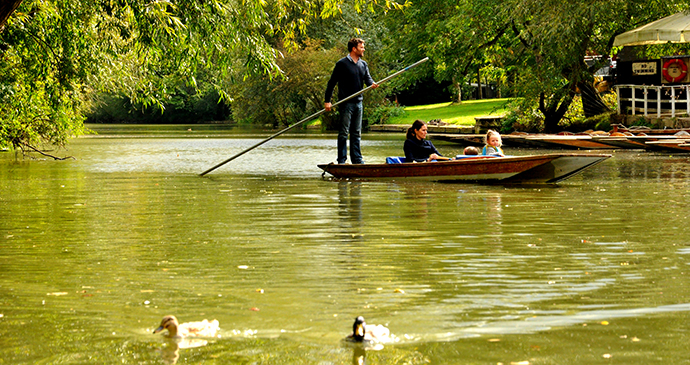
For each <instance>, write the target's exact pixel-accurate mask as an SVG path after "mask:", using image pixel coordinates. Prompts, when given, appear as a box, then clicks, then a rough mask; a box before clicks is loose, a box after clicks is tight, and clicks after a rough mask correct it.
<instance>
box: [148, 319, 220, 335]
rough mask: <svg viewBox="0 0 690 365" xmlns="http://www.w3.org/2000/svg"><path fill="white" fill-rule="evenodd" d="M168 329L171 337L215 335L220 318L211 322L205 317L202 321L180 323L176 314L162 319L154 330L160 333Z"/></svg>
mask: <svg viewBox="0 0 690 365" xmlns="http://www.w3.org/2000/svg"><path fill="white" fill-rule="evenodd" d="M165 329H167V330H168V334H167V335H166V337H169V338H181V337H215V335H216V332H218V329H219V327H218V320H215V319H214V320H213V321H211V322H209V321H208V320H206V319H204V320H203V321H201V322H189V323H182V324H180V323H179V322H178V321H177V318H175V316H165V317H163V320H162V321H161V325H160V326H159V327H158V328H156V329H155V330H153V333H158V332H161V331H163V330H165Z"/></svg>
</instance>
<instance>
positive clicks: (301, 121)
mask: <svg viewBox="0 0 690 365" xmlns="http://www.w3.org/2000/svg"><path fill="white" fill-rule="evenodd" d="M428 60H429V57H425V58H424V59H422V60H419V61H417V62H415V63H413V64H411V65H409V66H407V67H405V68H404V69H402V70H400V71H398V72H396V73H394V74H392V75H390V76H388V77H386V78H384V79H383V80H381V81H379V82H377V83H376V84H378V85H381V84H382V83H384V82H386V81H388V80H390V79H392V78H393V77H395V76H398V75H400V74H401V73H403V72H405V71H407V70H409V69H411V68H413V67H415V66H417V65H419V64H421V63H424V62H426V61H428ZM369 89H371V86H368V87H366V88H364V89H362V90H360V91H358V92H356V93H354V94H352V95H350V96H348V97H346V98H345V99H343V100H339V101H338V102H337V103H335V104H333V106H336V105H338V104H340V103H344V102H346V101H348V100H350V99H352V98H354V97H357V96H358V95H360V94H362V93H364V92H365V91H367V90H369ZM325 111H326V109H321V110H319V111H318V112H316V113H314V114H312V115H310V116H308V117H306V118H304V119H302V120H300V121H299V122H297V123H295V124H293V125H291V126H289V127H286V128H285V129H283V130H281V131H280V132H278V133H275V134H273V135H271V136H270V137H268V138H266V139H264V140H263V141H261V142H259V143H257V144H255V145H253V146H251V147H249V148H247V149H246V150H244V151H242V152H240V153H238V154H236V155H234V156H232V157H230V158H229V159H227V160H225V161H223V162H221V163H219V164H217V165H216V166H213V167H211V168H210V169H208V170H206V171H204V172H202V173H201V174H199V176H204V175H206V174H208V173H209V172H211V171H213V170H215V169H217V168H219V167H221V166H223V165H225V164H226V163H228V162H230V161H232V160H234V159H236V158H238V157H240V156H242V155H244V154H245V153H247V152H249V151H251V150H253V149H255V148H257V147H259V146H261V145H262V144H264V143H266V142H268V141H270V140H272V139H273V138H275V137H278V136H279V135H281V134H283V133H285V132H287V131H289V130H290V129H292V128H295V127H296V126H298V125H300V124H302V123H304V122H306V121H308V120H311V119H313V118H316V117H317V116H319V115H321V114H323V113H324V112H325Z"/></svg>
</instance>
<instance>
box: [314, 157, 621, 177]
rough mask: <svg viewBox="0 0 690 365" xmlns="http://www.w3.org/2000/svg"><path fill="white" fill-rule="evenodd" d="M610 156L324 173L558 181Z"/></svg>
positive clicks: (345, 168)
mask: <svg viewBox="0 0 690 365" xmlns="http://www.w3.org/2000/svg"><path fill="white" fill-rule="evenodd" d="M609 157H611V155H606V154H546V155H531V156H508V157H491V156H477V157H471V158H465V159H459V160H454V161H440V162H424V163H403V164H362V165H349V164H342V165H339V164H322V165H318V166H319V168H321V169H322V170H323V171H324V175H325V173H329V174H331V175H332V176H333V177H335V178H340V179H413V180H430V181H448V182H462V181H468V182H472V181H483V182H501V183H556V182H559V181H562V180H565V179H567V178H569V177H571V176H573V175H575V174H577V173H578V172H581V171H582V170H584V169H586V168H588V167H591V166H594V165H596V164H598V163H600V162H602V161H604V160H606V159H607V158H609Z"/></svg>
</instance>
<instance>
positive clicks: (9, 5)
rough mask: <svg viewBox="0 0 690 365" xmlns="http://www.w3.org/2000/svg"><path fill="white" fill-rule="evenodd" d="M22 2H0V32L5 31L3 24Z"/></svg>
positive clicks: (19, 0)
mask: <svg viewBox="0 0 690 365" xmlns="http://www.w3.org/2000/svg"><path fill="white" fill-rule="evenodd" d="M21 3H22V0H3V1H1V2H0V32H2V31H3V30H4V29H5V24H6V23H7V19H9V18H10V15H12V13H14V11H15V10H17V8H18V7H19V4H21Z"/></svg>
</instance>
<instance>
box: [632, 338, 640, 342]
mask: <svg viewBox="0 0 690 365" xmlns="http://www.w3.org/2000/svg"><path fill="white" fill-rule="evenodd" d="M632 342H640V339H639V338H637V337H633V338H632Z"/></svg>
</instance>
